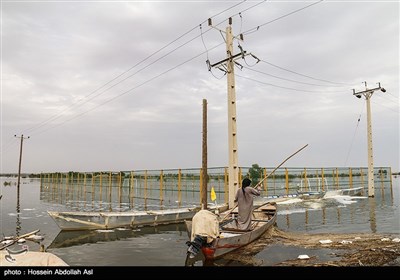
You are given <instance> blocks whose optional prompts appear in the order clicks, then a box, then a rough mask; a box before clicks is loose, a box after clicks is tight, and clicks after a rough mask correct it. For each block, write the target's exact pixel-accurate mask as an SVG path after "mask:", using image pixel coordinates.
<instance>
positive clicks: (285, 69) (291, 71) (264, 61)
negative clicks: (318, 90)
mask: <svg viewBox="0 0 400 280" xmlns="http://www.w3.org/2000/svg"><path fill="white" fill-rule="evenodd" d="M260 61H261V62H263V63H265V64H268V65H271V66H274V67H276V68H279V69H281V70H284V71H287V72H290V73H293V74H296V75H299V76H302V77H306V78H309V79H312V80H315V81H320V82H326V83H331V84H338V85H351V84H346V83H341V82H334V81H329V80H324V79H320V78H315V77H311V76H308V75H304V74H301V73H298V72H295V71H293V70H289V69H287V68H283V67H281V66H278V65H276V64H273V63H271V62H268V61H266V60H263V59H260Z"/></svg>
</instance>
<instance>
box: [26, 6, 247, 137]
mask: <svg viewBox="0 0 400 280" xmlns="http://www.w3.org/2000/svg"><path fill="white" fill-rule="evenodd" d="M246 1H247V0H244V1H242V2H240V3H237V4H235V5H233V6H231V7H229V8H226V9H225V10H223V11H221V12H219V13H217V14H215V15H214V16H212V17H216V16H218V15H220V14H222V13H225V12H226V11H228V10H231V9H233V8H235V7H237V6H239V5H241V4H243V3H244V2H246ZM205 22H207V20H205V21H203V22H202V23H201V24H203V23H205ZM201 24H200V25H201ZM196 28H197V26H195V27H193V28H191V29H190V30H188V31H186V32H185V33H183V34H182V35H180V36H179V37H177V38H176V39H174V40H172V41H171V42H169V43H168V44H166V45H165V46H163V47H162V48H160V49H158V50H157V51H156V52H154V53H152V54H151V55H149V56H147V57H146V58H144V59H142V60H141V61H139V62H138V63H136V64H135V65H133V66H131V67H130V68H129V69H127V70H126V71H124V72H122V73H121V74H119V75H117V76H116V77H114V78H113V79H111V80H110V81H108V82H107V83H105V84H103V85H102V86H100V87H99V88H97V89H95V90H94V91H92V92H91V93H90V94H88V95H86V96H85V97H83V98H81V99H79V100H78V101H76V102H74V103H73V104H71V105H69V106H67V107H66V108H64V109H63V110H62V111H61V112H59V113H57V114H55V115H53V116H52V117H50V118H49V119H47V120H45V121H43V122H41V123H39V124H37V125H35V126H33V127H30V128H28V129H27V130H26V131H34V130H37V129H39V128H41V127H43V126H44V125H46V124H48V123H49V122H51V121H54V120H56V119H58V118H60V117H62V116H63V113H64V112H66V111H69V110H70V109H72V108H74V107H76V105H78V104H79V103H80V102H81V101H84V100H85V99H87V98H89V97H90V96H91V95H93V94H95V93H96V92H98V91H99V90H101V89H102V88H104V87H106V86H107V85H109V84H110V83H112V82H113V81H115V80H117V79H119V78H120V77H122V76H123V75H125V74H126V73H128V72H130V71H131V70H132V69H134V68H135V67H137V66H139V65H140V64H142V63H143V62H145V61H147V60H148V59H150V58H151V57H153V56H155V55H156V54H158V53H159V52H161V51H162V50H164V49H166V48H167V47H169V46H170V45H172V44H173V43H175V42H177V41H178V40H180V39H181V38H183V37H184V36H186V35H187V34H189V33H190V32H192V31H193V30H195V29H196ZM208 31H209V30H208ZM206 32H207V31H206ZM198 37H199V36H196V37H194V38H192V39H191V40H189V41H187V42H186V43H184V44H182V45H180V46H179V47H177V48H175V49H173V50H172V51H170V52H169V53H167V54H166V55H164V56H162V57H160V58H159V59H157V60H155V61H153V62H152V63H150V64H148V65H146V66H145V67H143V68H141V69H140V70H139V71H136V72H135V73H134V74H132V75H130V76H128V77H126V78H124V79H123V80H121V81H119V82H117V83H115V84H113V85H112V86H110V87H108V88H106V89H105V90H104V91H102V92H101V93H99V94H96V95H95V96H93V97H91V98H90V99H87V100H86V101H84V102H83V103H81V104H79V106H82V105H84V104H86V103H87V102H89V101H91V100H93V99H94V98H96V97H98V96H100V95H101V94H103V93H105V92H106V91H108V90H109V89H111V88H113V87H115V86H116V85H118V84H120V83H122V82H123V81H125V80H127V79H128V78H130V77H132V76H134V75H135V74H137V73H139V72H140V71H142V70H144V69H146V68H147V67H149V66H151V65H153V64H154V63H156V62H158V61H159V60H161V59H162V58H165V57H166V56H167V55H169V54H171V53H173V52H174V51H176V50H178V49H179V48H181V47H183V46H185V45H186V44H188V43H190V42H191V41H193V40H195V39H197V38H198Z"/></svg>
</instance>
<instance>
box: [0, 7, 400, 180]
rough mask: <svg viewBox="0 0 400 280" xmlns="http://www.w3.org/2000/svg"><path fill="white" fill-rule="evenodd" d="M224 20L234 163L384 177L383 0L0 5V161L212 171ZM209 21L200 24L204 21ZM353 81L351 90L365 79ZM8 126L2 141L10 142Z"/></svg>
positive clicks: (387, 29)
mask: <svg viewBox="0 0 400 280" xmlns="http://www.w3.org/2000/svg"><path fill="white" fill-rule="evenodd" d="M229 17H231V18H232V29H233V33H234V35H235V36H238V35H239V34H243V39H244V40H243V41H239V40H237V39H235V41H234V53H235V54H236V53H238V52H239V51H240V48H239V46H240V47H241V48H242V49H243V50H244V51H246V53H247V54H250V53H251V54H253V55H254V56H255V57H257V58H258V59H259V61H258V63H257V60H256V59H255V58H254V57H253V56H251V55H247V56H246V57H245V58H244V59H238V60H237V61H236V62H238V63H239V64H240V65H241V66H242V67H241V66H239V65H237V67H236V68H235V70H234V71H235V82H236V99H237V103H236V104H237V107H236V110H237V131H238V132H237V139H238V159H239V166H243V167H248V166H251V165H252V164H254V163H257V164H259V165H260V166H262V167H275V166H277V165H278V164H280V163H281V162H282V161H283V160H284V159H285V158H286V157H288V156H289V155H290V154H292V153H293V152H295V151H296V150H298V149H299V148H301V147H302V146H304V145H305V144H308V147H307V148H306V149H305V150H303V151H302V152H301V153H299V154H298V155H296V156H295V157H293V158H292V159H291V160H290V161H288V162H287V163H286V164H285V166H286V167H326V168H328V167H367V159H368V158H367V115H366V111H367V110H366V101H365V98H361V99H358V98H356V97H355V96H354V95H353V91H352V90H353V89H355V90H356V91H357V92H358V91H363V90H365V89H366V86H367V88H368V89H372V88H376V87H378V83H380V84H381V86H382V87H384V88H385V89H386V92H382V91H379V90H377V91H375V92H374V94H373V96H372V98H371V110H372V135H373V151H374V165H375V167H392V171H399V2H398V1H315V2H313V1H68V0H66V1H18V0H13V1H1V170H0V172H2V173H4V172H18V160H19V147H20V138H18V137H20V136H21V135H24V137H28V136H29V137H30V138H29V139H25V140H24V142H23V159H22V172H54V171H61V172H64V171H87V172H90V171H109V170H111V171H120V170H143V169H155V170H158V169H174V168H182V169H184V168H199V167H201V162H202V161H201V153H202V116H203V107H202V104H203V99H206V100H207V118H208V125H207V127H208V166H209V167H222V166H227V165H228V128H227V120H228V115H227V76H226V75H225V73H224V72H223V71H221V70H220V69H217V68H211V69H210V70H209V68H208V66H207V63H206V61H207V60H209V61H210V63H211V64H214V63H216V62H218V61H220V60H223V59H224V58H226V50H225V48H226V46H225V36H226V35H225V30H226V27H227V25H228V18H229ZM208 18H211V19H212V27H210V26H208V23H207V19H208ZM364 82H366V86H365V83H364ZM14 135H17V137H14Z"/></svg>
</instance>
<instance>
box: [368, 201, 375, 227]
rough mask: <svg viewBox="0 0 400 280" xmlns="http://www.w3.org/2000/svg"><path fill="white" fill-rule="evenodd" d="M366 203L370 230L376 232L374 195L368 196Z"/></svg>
mask: <svg viewBox="0 0 400 280" xmlns="http://www.w3.org/2000/svg"><path fill="white" fill-rule="evenodd" d="M368 204H369V222H370V227H371V231H372V232H373V233H376V220H375V208H376V201H375V197H369V198H368Z"/></svg>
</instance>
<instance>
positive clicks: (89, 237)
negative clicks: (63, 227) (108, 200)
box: [47, 223, 186, 249]
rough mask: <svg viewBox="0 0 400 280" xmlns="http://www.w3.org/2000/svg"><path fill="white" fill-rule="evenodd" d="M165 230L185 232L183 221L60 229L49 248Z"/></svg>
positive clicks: (132, 236) (139, 235) (140, 235)
mask: <svg viewBox="0 0 400 280" xmlns="http://www.w3.org/2000/svg"><path fill="white" fill-rule="evenodd" d="M165 232H180V233H182V232H185V233H186V227H185V226H184V224H183V223H178V224H170V225H159V226H143V227H138V228H134V229H132V228H116V229H111V230H72V231H60V232H59V233H58V235H57V236H56V237H55V238H54V240H53V241H52V242H51V244H50V245H49V246H48V247H47V248H48V249H54V248H66V247H72V246H79V245H83V244H91V243H99V242H110V241H116V240H123V239H128V238H136V237H142V236H145V235H149V234H160V233H165Z"/></svg>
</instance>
